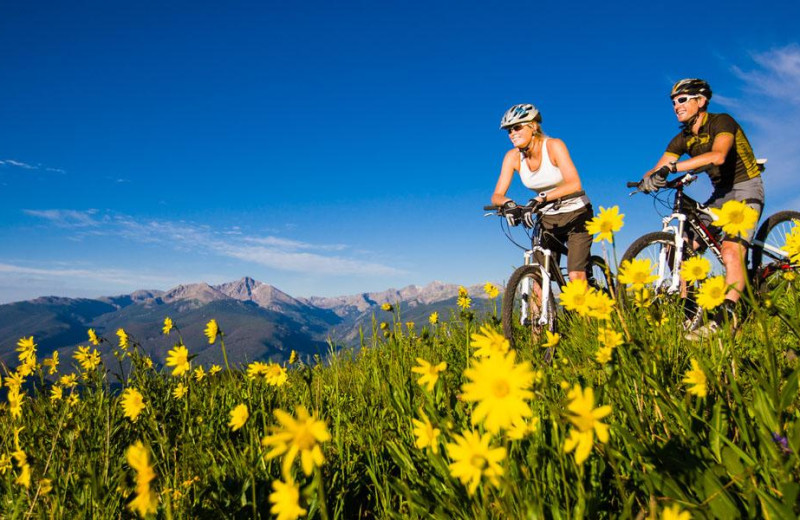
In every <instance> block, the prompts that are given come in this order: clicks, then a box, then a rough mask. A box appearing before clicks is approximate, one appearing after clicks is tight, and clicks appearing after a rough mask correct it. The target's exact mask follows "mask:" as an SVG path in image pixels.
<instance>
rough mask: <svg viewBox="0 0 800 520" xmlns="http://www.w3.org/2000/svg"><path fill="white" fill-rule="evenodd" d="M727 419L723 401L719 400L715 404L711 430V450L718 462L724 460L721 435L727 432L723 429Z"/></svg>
mask: <svg viewBox="0 0 800 520" xmlns="http://www.w3.org/2000/svg"><path fill="white" fill-rule="evenodd" d="M725 419H726V417H725V413H724V412H723V411H722V401H721V400H720V401H717V402H716V403H715V404H714V413H713V415H712V416H711V431H710V432H709V442H710V444H711V452H712V453H713V454H714V458H715V459H716V460H717V462H722V456H721V454H720V446H721V440H720V437H721V436H722V435H723V434H724V433H725V432H723V431H722V428H723V425H724V424H725V423H726V421H725Z"/></svg>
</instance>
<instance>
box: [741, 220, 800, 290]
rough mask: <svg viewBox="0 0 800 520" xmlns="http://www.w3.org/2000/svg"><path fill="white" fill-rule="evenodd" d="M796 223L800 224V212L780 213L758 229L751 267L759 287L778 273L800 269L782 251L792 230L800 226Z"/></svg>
mask: <svg viewBox="0 0 800 520" xmlns="http://www.w3.org/2000/svg"><path fill="white" fill-rule="evenodd" d="M795 221H799V222H800V211H779V212H778V213H775V214H774V215H771V216H770V217H768V218H767V219H766V220H765V221H764V223H763V224H761V227H760V228H758V231H757V232H756V235H755V238H754V240H753V246H752V248H751V250H750V266H751V269H752V272H753V274H754V278H755V283H756V286H757V287H761V286H762V285H763V284H764V283H765V282H766V281H767V280H768V279H769V278H770V277H771V276H772V275H773V274H774V273H776V272H782V271H786V270H789V269H797V268H798V267H799V266H798V265H796V264H794V265H793V264H792V263H791V262H790V261H789V258H788V255H787V254H786V253H785V252H784V251H782V250H781V248H782V247H783V246H784V245H786V236H787V235H788V234H789V233H790V232H791V230H792V228H793V227H794V226H795V225H800V224H795Z"/></svg>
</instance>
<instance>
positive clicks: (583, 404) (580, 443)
mask: <svg viewBox="0 0 800 520" xmlns="http://www.w3.org/2000/svg"><path fill="white" fill-rule="evenodd" d="M567 397H568V398H569V399H570V403H569V405H567V409H568V410H569V412H570V414H571V415H570V417H569V421H570V422H571V423H572V425H573V428H572V430H570V436H569V438H568V439H567V441H566V442H565V443H564V452H565V453H569V452H571V451H573V450H575V462H576V463H578V464H583V462H584V461H585V460H586V459H587V458H588V457H589V453H591V451H592V446H593V444H594V434H595V433H597V439H598V440H599V441H600V442H608V425H607V424H603V423H601V422H600V419H602V418H603V417H605V416H607V415H608V414H610V413H611V407H610V406H608V405H606V406H600V407H598V408H595V407H594V390H592V388H591V387H589V388H586V389H583V388H581V386H580V385H579V384H577V383H576V384H575V386H574V387H573V388H572V390H570V392H569V394H567Z"/></svg>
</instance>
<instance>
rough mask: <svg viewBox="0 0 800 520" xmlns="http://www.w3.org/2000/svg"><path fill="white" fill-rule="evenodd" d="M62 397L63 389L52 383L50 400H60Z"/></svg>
mask: <svg viewBox="0 0 800 520" xmlns="http://www.w3.org/2000/svg"><path fill="white" fill-rule="evenodd" d="M63 397H64V389H63V388H61V387H60V386H57V385H54V386H53V387H52V388H51V389H50V400H51V401H60V400H61V399H62V398H63Z"/></svg>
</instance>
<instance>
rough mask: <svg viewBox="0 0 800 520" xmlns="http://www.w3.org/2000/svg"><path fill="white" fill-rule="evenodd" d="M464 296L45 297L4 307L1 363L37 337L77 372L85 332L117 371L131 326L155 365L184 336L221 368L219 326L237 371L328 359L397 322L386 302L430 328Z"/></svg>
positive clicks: (199, 289)
mask: <svg viewBox="0 0 800 520" xmlns="http://www.w3.org/2000/svg"><path fill="white" fill-rule="evenodd" d="M468 290H469V292H470V295H471V297H472V298H473V302H474V303H475V304H476V305H478V306H479V307H482V306H484V305H485V303H486V302H485V298H486V296H485V294H484V292H483V289H482V288H481V287H479V286H474V287H470V288H468ZM457 294H458V286H457V285H454V284H446V283H442V282H432V283H430V284H428V285H426V286H424V287H419V286H415V285H411V286H408V287H404V288H402V289H387V290H385V291H381V292H373V293H361V294H355V295H349V296H337V297H332V298H326V297H310V298H295V297H292V296H290V295H288V294H286V293H284V292H282V291H281V290H279V289H277V288H276V287H274V286H272V285H269V284H266V283H262V282H259V281H257V280H254V279H253V278H250V277H244V278H242V279H241V280H237V281H233V282H228V283H223V284H220V285H209V284H207V283H194V284H188V285H179V286H177V287H175V288H173V289H170V290H168V291H158V290H140V291H135V292H133V293H131V294H126V295H120V296H109V297H101V298H95V299H89V298H64V297H56V296H49V297H41V298H36V299H34V300H28V301H23V302H16V303H10V304H5V305H0V361H2V362H3V363H4V364H5V365H6V366H7V367H11V366H16V364H17V356H16V351H15V349H16V343H17V341H18V340H19V339H20V338H22V337H29V336H33V338H34V341H35V342H36V344H37V345H38V347H37V352H38V354H39V357H40V358H42V357H45V356H50V355H51V354H52V352H53V351H54V350H58V351H59V356H60V358H61V360H62V363H67V364H69V363H70V362H71V354H72V351H73V350H74V349H75V348H77V346H79V345H88V336H87V330H88V329H90V328H92V329H94V330H95V331H96V333H97V334H98V335H99V336H102V337H104V338H105V339H107V340H108V341H107V342H103V343H101V345H100V346H99V347H98V350H100V352H101V355H103V358H104V361H106V362H107V363H108V362H113V363H115V361H114V359H113V356H112V354H111V349H112V347H111V345H112V344H113V345H116V343H117V337H116V331H117V329H119V328H123V329H124V330H125V331H126V332H127V333H128V335H129V336H131V338H132V339H133V340H134V341H135V342H137V343H139V344H140V345H141V347H142V348H143V349H144V350H145V352H147V353H148V354H149V355H150V356H151V357H152V358H153V360H154V361H156V362H159V363H160V362H163V360H164V359H165V358H166V353H167V351H168V350H169V349H171V348H172V347H173V346H174V345H175V343H176V342H177V341H178V334H180V337H181V338H182V339H183V342H184V343H185V344H186V346H187V347H188V349H189V351H190V353H191V354H192V355H196V356H197V357H196V358H195V361H194V362H195V363H200V364H203V365H205V366H208V365H209V364H211V363H217V364H219V363H221V361H222V353H221V349H220V347H219V344H218V342H217V343H216V344H214V345H210V344H209V343H208V340H207V339H206V337H205V335H204V334H203V330H204V328H205V326H206V323H208V321H209V320H210V319H212V318H214V319H216V320H217V323H218V324H219V326H220V329H221V330H222V331H223V332H224V334H225V336H224V341H225V346H226V350H227V352H228V357H229V360H230V361H231V363H235V364H246V363H250V362H252V361H257V360H271V361H277V362H280V361H284V360H286V359H287V358H288V356H289V354H290V352H291V351H292V350H295V351H297V352H298V353H299V354H300V355H301V356H304V357H306V358H310V357H313V356H314V355H316V354H319V355H320V356H323V357H324V355H325V354H326V353H327V352H328V351H329V350H330V349H331V348H333V346H335V347H341V346H355V343H356V342H357V339H358V337H359V328H360V327H363V328H364V329H365V331H366V332H365V334H367V335H369V334H371V333H372V329H371V327H372V316H373V314H374V315H375V316H376V318H377V319H378V320H390V319H391V316H390V315H389V314H388V313H385V311H381V310H380V306H381V305H382V304H384V303H390V304H392V305H395V306H398V308H399V309H400V311H401V312H402V316H401V318H402V321H403V322H407V321H413V322H415V323H417V324H419V326H422V325H423V324H426V323H427V319H428V316H429V315H430V313H431V312H433V311H438V312H440V314H442V315H443V317H446V316H447V313H449V312H450V311H451V310H453V309H454V308H455V300H456V297H457ZM480 299H484V300H480ZM381 313H383V314H381ZM167 316H169V317H170V318H171V319H172V321H173V322H174V323H175V325H176V327H177V330H175V331H173V332H172V333H171V334H170V335H169V336H165V335H164V334H163V333H162V330H161V329H162V324H163V322H164V318H165V317H167Z"/></svg>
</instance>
